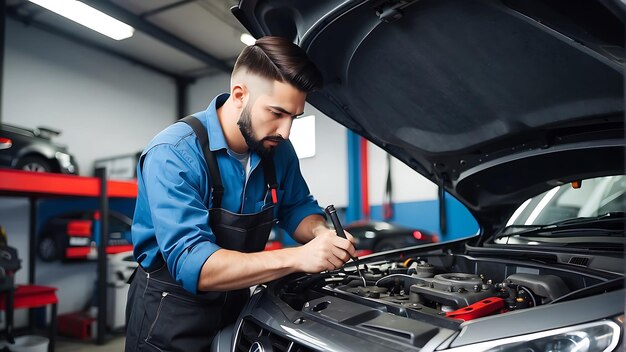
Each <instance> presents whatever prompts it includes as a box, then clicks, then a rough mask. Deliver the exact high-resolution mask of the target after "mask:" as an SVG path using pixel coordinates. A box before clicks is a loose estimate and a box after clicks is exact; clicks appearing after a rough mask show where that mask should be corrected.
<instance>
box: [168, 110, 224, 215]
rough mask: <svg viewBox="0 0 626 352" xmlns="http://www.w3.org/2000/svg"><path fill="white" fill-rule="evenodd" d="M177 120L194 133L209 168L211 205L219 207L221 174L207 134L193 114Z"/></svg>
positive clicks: (221, 188) (220, 202) (222, 191)
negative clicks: (189, 127) (186, 125)
mask: <svg viewBox="0 0 626 352" xmlns="http://www.w3.org/2000/svg"><path fill="white" fill-rule="evenodd" d="M179 121H181V122H184V123H186V124H188V125H189V126H191V128H192V129H193V132H194V133H195V134H196V137H197V138H198V141H199V142H200V147H201V148H202V153H203V154H204V160H205V161H206V165H207V167H208V168H209V175H210V176H211V197H213V207H214V208H220V207H221V206H222V196H223V195H224V186H223V185H222V176H221V175H220V169H219V167H218V166H217V159H216V158H215V155H214V154H213V152H212V151H211V150H210V149H209V135H208V134H207V131H206V128H205V127H204V125H202V123H201V122H200V120H198V119H197V118H196V117H194V116H187V117H183V118H182V119H180V120H179Z"/></svg>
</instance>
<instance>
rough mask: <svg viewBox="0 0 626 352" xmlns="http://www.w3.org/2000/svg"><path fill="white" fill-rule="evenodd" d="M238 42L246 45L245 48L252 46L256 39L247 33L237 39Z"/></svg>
mask: <svg viewBox="0 0 626 352" xmlns="http://www.w3.org/2000/svg"><path fill="white" fill-rule="evenodd" d="M239 40H241V42H242V43H244V44H246V45H247V46H250V45H254V43H256V39H254V37H253V36H251V35H250V34H248V33H244V34H242V35H241V36H240V37H239Z"/></svg>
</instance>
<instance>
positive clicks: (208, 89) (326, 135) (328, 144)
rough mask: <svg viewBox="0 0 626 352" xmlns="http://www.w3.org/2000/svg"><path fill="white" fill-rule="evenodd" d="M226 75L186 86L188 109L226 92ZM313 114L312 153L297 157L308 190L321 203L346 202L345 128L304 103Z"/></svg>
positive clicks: (203, 106)
mask: <svg viewBox="0 0 626 352" xmlns="http://www.w3.org/2000/svg"><path fill="white" fill-rule="evenodd" d="M229 86H230V75H228V74H220V75H216V76H211V77H205V78H203V79H200V80H198V81H196V83H194V84H193V85H191V86H190V88H189V93H188V94H189V95H188V96H189V107H190V113H193V112H196V111H201V110H205V109H206V108H207V106H208V105H209V103H210V102H211V100H212V99H213V98H214V97H215V96H216V95H218V94H220V93H223V92H228V90H229ZM308 115H315V124H316V126H315V128H316V132H315V145H316V148H317V151H316V154H315V156H314V157H311V158H306V159H302V160H300V167H301V169H302V175H303V176H304V178H305V180H306V181H307V184H308V185H309V188H310V190H311V194H313V195H314V196H315V198H316V199H317V200H318V201H319V203H320V205H321V206H326V205H328V204H334V205H335V206H339V207H344V206H347V205H348V158H347V152H348V146H347V145H348V144H347V137H346V128H345V127H343V126H341V125H340V124H338V123H336V122H335V121H333V120H331V119H330V118H329V117H327V116H326V115H324V114H322V113H321V112H320V111H319V110H317V109H316V108H314V107H313V106H311V105H310V104H308V103H307V104H306V106H305V109H304V116H308Z"/></svg>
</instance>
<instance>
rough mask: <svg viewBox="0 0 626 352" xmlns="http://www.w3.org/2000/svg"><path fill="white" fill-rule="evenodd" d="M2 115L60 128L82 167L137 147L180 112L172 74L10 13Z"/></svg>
mask: <svg viewBox="0 0 626 352" xmlns="http://www.w3.org/2000/svg"><path fill="white" fill-rule="evenodd" d="M6 27H7V28H6V45H5V61H4V68H5V69H4V86H3V97H2V103H3V106H2V122H6V123H10V124H15V125H19V126H23V127H28V128H34V127H37V126H41V125H43V126H49V127H53V128H57V129H60V130H62V134H61V135H60V136H59V137H58V138H56V140H57V141H58V142H59V143H61V144H65V145H67V146H68V147H69V151H70V152H71V153H73V154H74V156H75V157H76V158H77V161H78V164H79V168H80V173H81V175H92V173H93V170H92V169H93V165H92V162H93V160H94V159H98V158H106V157H111V156H118V155H123V154H130V153H134V152H136V151H140V150H142V149H143V148H144V146H145V145H146V144H147V143H148V142H149V141H150V139H151V138H152V137H153V136H154V135H155V134H156V133H157V132H158V131H160V130H161V129H163V128H164V127H165V126H167V125H168V124H170V123H172V122H173V121H174V120H175V111H176V92H175V85H174V82H173V80H171V79H169V78H167V77H164V76H162V75H158V74H155V73H153V72H151V71H148V70H146V69H143V68H141V67H139V66H136V65H133V64H131V63H128V62H126V61H123V60H121V59H117V58H114V57H111V56H109V55H107V54H103V53H102V52H99V51H95V50H91V49H87V48H85V47H83V46H79V45H77V44H74V43H72V42H69V41H67V40H65V39H62V38H60V37H58V36H56V35H52V34H49V33H46V32H44V31H42V30H39V29H35V28H32V27H26V26H24V25H22V24H21V23H19V22H15V21H13V20H7V26H6Z"/></svg>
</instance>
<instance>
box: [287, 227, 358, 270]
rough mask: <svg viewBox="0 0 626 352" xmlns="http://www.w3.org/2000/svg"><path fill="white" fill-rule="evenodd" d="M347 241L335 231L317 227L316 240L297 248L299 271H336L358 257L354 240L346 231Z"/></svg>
mask: <svg viewBox="0 0 626 352" xmlns="http://www.w3.org/2000/svg"><path fill="white" fill-rule="evenodd" d="M344 232H345V234H346V237H347V239H344V238H341V237H339V236H337V233H336V232H335V230H332V229H328V228H326V227H321V226H320V227H317V228H316V229H315V231H314V233H315V238H313V239H312V240H310V241H309V242H308V243H307V244H305V245H303V246H301V247H297V248H295V249H297V250H298V262H299V270H300V271H303V272H307V273H319V272H321V271H324V270H335V269H339V268H341V267H342V266H343V264H344V263H345V262H347V261H348V260H350V258H352V257H354V256H356V249H355V248H354V238H353V237H352V235H351V234H349V233H348V232H346V231H344Z"/></svg>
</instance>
